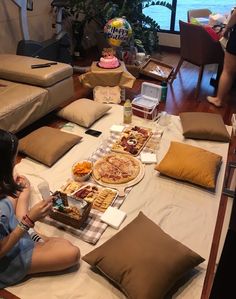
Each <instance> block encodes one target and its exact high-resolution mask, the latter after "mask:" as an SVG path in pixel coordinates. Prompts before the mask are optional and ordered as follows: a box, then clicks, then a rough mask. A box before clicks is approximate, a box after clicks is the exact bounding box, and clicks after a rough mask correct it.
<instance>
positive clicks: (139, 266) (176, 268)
mask: <svg viewBox="0 0 236 299" xmlns="http://www.w3.org/2000/svg"><path fill="white" fill-rule="evenodd" d="M83 260H84V261H86V262H87V263H89V264H90V265H91V266H93V267H96V268H97V269H98V270H99V271H101V273H102V274H104V275H105V276H106V277H107V278H109V279H110V280H112V281H113V282H115V284H116V285H117V286H118V287H119V288H120V289H121V290H122V291H123V292H124V293H125V295H126V296H127V297H128V298H130V299H144V298H145V299H162V298H163V296H164V295H165V294H166V293H167V292H168V290H170V288H171V287H172V286H173V285H174V284H175V282H176V281H177V280H178V279H179V278H180V277H181V276H183V275H184V274H186V273H187V271H189V270H190V269H192V268H193V267H195V266H197V265H198V264H200V263H201V262H203V261H204V259H203V258H202V257H201V256H199V255H198V254H197V253H195V252H193V251H192V250H190V249H189V248H187V247H186V246H185V245H183V244H181V243H180V242H178V241H176V240H175V239H173V238H172V237H170V236H169V235H168V234H166V233H165V232H164V231H163V230H162V229H161V228H160V227H159V226H158V225H156V224H155V223H154V222H153V221H151V220H150V219H149V218H147V217H146V216H145V215H144V214H143V213H142V212H140V213H139V215H138V216H137V217H136V218H135V219H134V220H133V221H132V222H131V223H129V224H128V225H127V226H126V227H125V228H123V229H122V230H121V231H120V232H118V233H117V234H116V235H115V236H113V237H112V238H111V239H109V240H108V241H107V242H105V243H104V244H102V245H101V246H100V247H98V248H96V249H94V250H93V251H91V252H90V253H88V254H86V255H85V256H84V257H83Z"/></svg>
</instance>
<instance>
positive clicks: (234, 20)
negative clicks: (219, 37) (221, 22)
mask: <svg viewBox="0 0 236 299" xmlns="http://www.w3.org/2000/svg"><path fill="white" fill-rule="evenodd" d="M235 24H236V9H234V10H233V12H232V14H231V16H230V19H229V21H228V23H227V25H226V28H227V29H230V28H232V27H233V26H234V25H235Z"/></svg>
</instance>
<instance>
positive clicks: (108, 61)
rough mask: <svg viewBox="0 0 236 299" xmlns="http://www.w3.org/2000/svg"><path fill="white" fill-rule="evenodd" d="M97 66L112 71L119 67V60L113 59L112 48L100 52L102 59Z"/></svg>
mask: <svg viewBox="0 0 236 299" xmlns="http://www.w3.org/2000/svg"><path fill="white" fill-rule="evenodd" d="M98 66H100V67H101V68H104V69H114V68H117V67H119V66H120V63H119V60H118V59H117V58H116V57H115V53H114V50H113V49H112V48H105V49H103V51H102V57H101V58H100V60H99V62H98Z"/></svg>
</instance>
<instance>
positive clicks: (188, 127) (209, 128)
mask: <svg viewBox="0 0 236 299" xmlns="http://www.w3.org/2000/svg"><path fill="white" fill-rule="evenodd" d="M179 116H180V120H181V124H182V127H183V135H184V137H185V138H193V139H206V140H214V141H224V142H229V140H230V135H229V133H228V131H227V129H226V127H225V124H224V122H223V119H222V116H221V115H219V114H214V113H206V112H183V113H180V115H179Z"/></svg>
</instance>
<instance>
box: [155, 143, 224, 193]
mask: <svg viewBox="0 0 236 299" xmlns="http://www.w3.org/2000/svg"><path fill="white" fill-rule="evenodd" d="M221 160H222V157H221V156H220V155H217V154H215V153H212V152H209V151H207V150H204V149H202V148H199V147H196V146H192V145H188V144H184V143H180V142H174V141H172V142H171V144H170V147H169V149H168V152H167V153H166V155H165V156H164V158H163V159H162V160H161V162H160V163H159V164H158V165H157V166H156V167H155V169H156V170H158V171H159V172H160V173H162V174H165V175H167V176H170V177H173V178H176V179H179V180H184V181H188V182H191V183H194V184H197V185H200V186H203V187H206V188H210V189H215V184H216V177H217V174H218V171H219V166H220V165H221Z"/></svg>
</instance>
